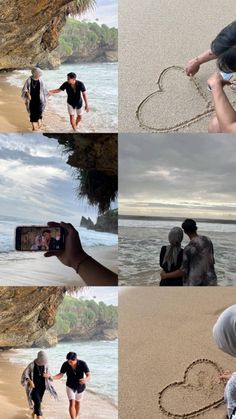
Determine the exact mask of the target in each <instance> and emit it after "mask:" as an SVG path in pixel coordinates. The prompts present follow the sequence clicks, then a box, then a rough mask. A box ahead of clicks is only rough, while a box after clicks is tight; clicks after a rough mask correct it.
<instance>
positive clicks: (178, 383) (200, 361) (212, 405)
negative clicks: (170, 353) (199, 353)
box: [158, 358, 224, 419]
mask: <svg viewBox="0 0 236 419" xmlns="http://www.w3.org/2000/svg"><path fill="white" fill-rule="evenodd" d="M203 363H205V364H209V365H212V366H213V367H214V368H215V369H216V370H217V372H218V373H219V374H222V372H223V370H222V368H220V367H219V366H218V365H217V363H216V362H214V361H211V360H210V359H206V358H201V359H197V360H195V361H193V362H191V364H189V365H188V366H187V368H186V369H185V371H184V376H183V380H182V381H174V382H172V383H170V384H168V385H167V386H165V387H164V388H163V389H162V390H161V391H160V392H159V397H158V405H159V409H160V410H161V412H162V413H164V414H165V415H166V416H168V417H170V418H173V419H180V418H181V419H187V418H192V417H194V416H198V415H200V414H202V413H205V412H206V411H208V410H210V409H212V408H215V407H218V406H220V405H221V404H223V403H224V397H222V398H221V399H219V400H216V401H214V402H212V403H210V404H209V405H206V406H204V407H202V408H200V409H199V410H195V411H192V412H189V413H187V414H181V415H180V414H178V413H177V414H176V413H172V412H169V411H168V410H166V409H165V408H164V407H163V406H162V396H163V394H164V393H165V391H166V390H167V389H169V388H170V387H173V386H181V385H183V384H185V383H186V381H187V376H188V373H189V371H190V370H191V369H192V368H194V366H195V365H197V364H203Z"/></svg>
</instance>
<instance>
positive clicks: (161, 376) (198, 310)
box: [119, 287, 236, 419]
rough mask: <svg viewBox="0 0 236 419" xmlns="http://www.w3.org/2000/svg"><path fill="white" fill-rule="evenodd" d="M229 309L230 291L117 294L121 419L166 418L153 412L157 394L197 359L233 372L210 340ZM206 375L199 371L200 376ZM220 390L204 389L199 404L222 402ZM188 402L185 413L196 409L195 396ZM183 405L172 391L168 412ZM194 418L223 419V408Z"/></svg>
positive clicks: (230, 362)
mask: <svg viewBox="0 0 236 419" xmlns="http://www.w3.org/2000/svg"><path fill="white" fill-rule="evenodd" d="M232 304H235V295H234V292H232V289H230V288H213V287H209V288H207V287H206V288H201V287H198V288H191V289H190V288H181V289H180V288H177V287H176V288H169V289H168V290H167V289H162V288H154V287H149V288H145V287H135V288H125V289H122V290H120V294H119V342H120V344H119V383H120V387H119V388H120V391H119V418H120V419H126V418H129V419H141V418H144V417H148V419H156V418H158V419H164V418H166V417H167V416H166V415H165V414H163V413H162V412H161V410H160V409H159V406H158V393H159V392H160V391H161V390H162V389H163V388H164V387H165V386H167V385H168V384H170V383H172V382H174V381H181V380H182V379H183V374H184V371H185V369H186V367H187V366H188V365H189V364H190V363H192V362H193V361H195V360H197V359H201V358H207V359H210V360H212V361H214V362H216V363H217V364H218V365H219V367H221V368H222V369H224V370H226V369H229V370H230V371H232V372H233V371H236V360H235V359H234V358H233V357H230V356H229V355H227V354H224V353H223V352H222V351H220V350H219V349H218V348H217V346H216V345H215V343H214V341H213V338H212V327H213V325H214V324H215V322H216V320H217V318H218V316H219V315H220V313H221V312H222V311H223V310H224V309H225V308H227V307H229V306H230V305H232ZM208 370H209V368H208V367H203V368H202V372H201V371H199V372H200V373H201V374H204V371H205V372H206V373H208ZM219 386H221V387H220V388H219V387H218V386H217V385H216V386H213V387H210V388H207V389H206V391H205V395H204V394H203V395H202V398H203V400H202V399H201V400H202V403H203V405H204V406H205V403H206V404H208V403H209V400H210V401H212V400H213V401H215V400H216V399H218V398H219V394H220V397H223V388H222V385H220V384H219ZM175 390H176V389H175ZM204 399H205V400H204ZM188 400H189V403H190V405H189V409H191V406H193V407H195V406H196V404H197V406H198V407H200V402H199V395H198V394H197V393H194V395H192V396H191V397H189V399H188ZM191 400H192V401H193V404H191ZM167 402H168V400H167V401H166V403H167ZM182 403H183V399H182V400H181V398H180V397H179V394H178V393H177V392H176V391H172V393H171V403H170V401H169V406H170V405H171V406H172V408H173V409H176V410H175V412H174V413H177V412H179V411H180V410H181V408H182V407H183V406H182ZM203 405H202V406H203ZM172 411H173V410H172ZM197 417H198V418H199V419H225V418H226V406H225V405H224V404H222V405H221V406H219V407H217V408H214V409H211V410H209V411H207V412H205V413H202V414H200V415H199V416H197Z"/></svg>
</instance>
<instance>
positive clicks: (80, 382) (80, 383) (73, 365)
mask: <svg viewBox="0 0 236 419" xmlns="http://www.w3.org/2000/svg"><path fill="white" fill-rule="evenodd" d="M66 359H67V361H66V362H64V364H62V366H61V371H60V373H59V374H57V375H55V376H54V377H52V378H53V379H54V380H60V379H61V378H62V377H63V376H64V374H66V375H67V380H66V393H67V396H68V399H69V403H70V405H69V412H70V417H71V419H76V418H77V417H78V415H79V410H80V402H81V401H82V399H83V396H84V392H85V388H86V383H87V382H88V381H89V380H90V377H91V374H90V371H89V368H88V366H87V364H86V362H84V361H82V360H81V359H78V358H77V354H76V353H75V352H69V353H68V354H67V356H66Z"/></svg>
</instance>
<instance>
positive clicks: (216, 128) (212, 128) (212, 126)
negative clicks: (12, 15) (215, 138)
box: [208, 116, 221, 134]
mask: <svg viewBox="0 0 236 419" xmlns="http://www.w3.org/2000/svg"><path fill="white" fill-rule="evenodd" d="M208 132H210V133H212V134H218V133H220V132H221V130H220V125H219V122H218V119H217V116H214V117H213V118H212V119H211V120H210V122H209V124H208Z"/></svg>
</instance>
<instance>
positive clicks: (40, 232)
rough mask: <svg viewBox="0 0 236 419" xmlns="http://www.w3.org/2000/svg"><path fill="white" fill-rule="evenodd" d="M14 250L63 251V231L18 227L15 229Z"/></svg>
mask: <svg viewBox="0 0 236 419" xmlns="http://www.w3.org/2000/svg"><path fill="white" fill-rule="evenodd" d="M15 247H16V250H21V251H28V252H39V251H48V250H53V251H55V250H63V249H64V248H65V230H64V229H63V228H62V227H47V226H20V227H17V228H16V242H15Z"/></svg>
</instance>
